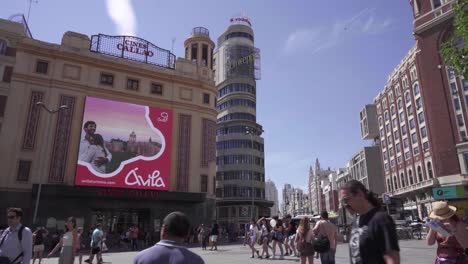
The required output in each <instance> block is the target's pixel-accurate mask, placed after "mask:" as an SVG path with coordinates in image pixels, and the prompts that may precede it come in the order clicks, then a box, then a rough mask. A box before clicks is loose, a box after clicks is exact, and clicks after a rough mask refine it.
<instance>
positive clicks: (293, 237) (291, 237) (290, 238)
mask: <svg viewBox="0 0 468 264" xmlns="http://www.w3.org/2000/svg"><path fill="white" fill-rule="evenodd" d="M295 238H296V235H291V236H289V237H288V240H289V243H290V244H291V243H294V239H295Z"/></svg>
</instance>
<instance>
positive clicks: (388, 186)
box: [387, 179, 392, 192]
mask: <svg viewBox="0 0 468 264" xmlns="http://www.w3.org/2000/svg"><path fill="white" fill-rule="evenodd" d="M391 191H392V185H391V184H390V179H387V192H391Z"/></svg>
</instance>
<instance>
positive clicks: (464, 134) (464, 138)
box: [460, 130, 467, 141]
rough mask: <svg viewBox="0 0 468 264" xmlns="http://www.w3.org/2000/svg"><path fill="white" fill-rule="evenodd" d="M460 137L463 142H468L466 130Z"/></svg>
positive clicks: (461, 132)
mask: <svg viewBox="0 0 468 264" xmlns="http://www.w3.org/2000/svg"><path fill="white" fill-rule="evenodd" d="M460 136H461V139H462V141H466V140H467V138H466V131H465V130H462V131H460Z"/></svg>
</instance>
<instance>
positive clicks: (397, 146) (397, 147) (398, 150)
mask: <svg viewBox="0 0 468 264" xmlns="http://www.w3.org/2000/svg"><path fill="white" fill-rule="evenodd" d="M400 146H401V145H400V143H397V144H396V145H395V148H396V152H397V153H400V152H401V147H400Z"/></svg>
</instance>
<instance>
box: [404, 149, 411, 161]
mask: <svg viewBox="0 0 468 264" xmlns="http://www.w3.org/2000/svg"><path fill="white" fill-rule="evenodd" d="M410 158H411V152H409V151H406V152H405V160H409V159H410Z"/></svg>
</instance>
